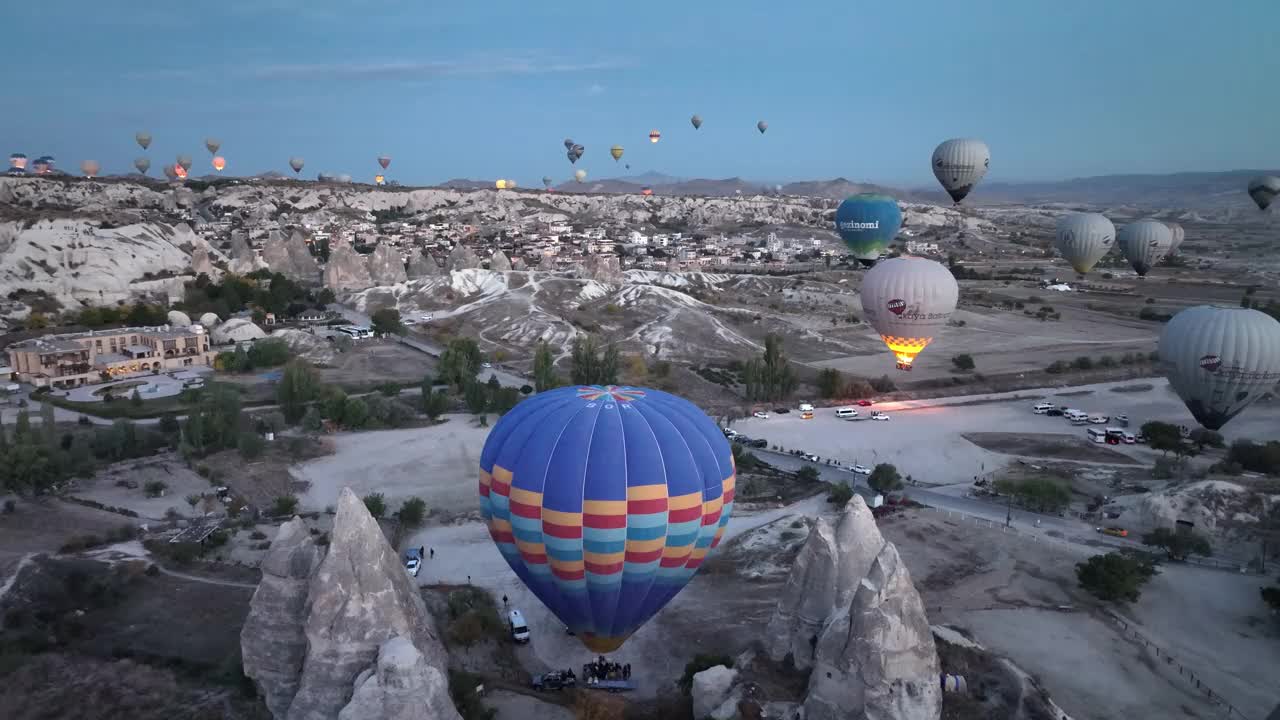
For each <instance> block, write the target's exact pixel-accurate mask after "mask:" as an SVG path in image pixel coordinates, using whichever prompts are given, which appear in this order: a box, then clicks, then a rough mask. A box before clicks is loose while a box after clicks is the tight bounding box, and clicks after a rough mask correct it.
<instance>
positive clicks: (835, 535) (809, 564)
mask: <svg viewBox="0 0 1280 720" xmlns="http://www.w3.org/2000/svg"><path fill="white" fill-rule="evenodd" d="M884 544H885V540H884V538H883V537H881V535H880V531H879V530H878V529H877V528H876V523H875V518H873V517H872V516H871V511H870V510H869V509H867V505H866V503H865V502H864V501H863V500H862V498H861V497H855V498H854V499H853V501H851V502H849V504H847V505H845V507H844V511H843V512H841V514H840V518H839V520H837V521H836V525H835V527H834V528H833V527H832V526H831V524H830V523H828V522H827V520H826V519H825V518H821V517H819V518H818V519H817V520H816V521H815V524H814V527H813V530H812V531H811V532H810V533H809V539H808V540H807V541H805V544H804V547H803V548H801V549H800V554H799V555H798V556H796V560H795V563H794V564H793V565H792V568H791V575H790V577H789V578H788V580H787V584H786V587H785V588H783V591H782V597H781V598H780V599H779V601H778V607H777V609H775V610H774V613H773V617H772V618H771V619H770V620H769V626H768V628H767V629H766V631H765V649H766V650H767V651H768V653H769V657H770V658H772V659H773V660H774V661H776V662H780V661H782V660H784V659H785V658H786V657H787V656H790V657H791V659H792V662H793V663H794V664H795V666H796V667H797V668H799V669H801V670H805V669H808V668H809V667H811V666H812V665H813V652H814V647H815V645H816V644H817V639H818V635H819V633H821V632H822V627H823V625H825V624H826V622H827V620H828V619H829V618H830V617H831V615H832V613H833V612H834V611H836V610H837V609H838V608H841V607H844V606H847V605H848V604H849V601H850V600H852V599H853V594H854V591H855V590H857V588H858V583H859V582H860V581H861V580H862V578H863V577H864V576H865V575H866V574H867V571H868V570H870V569H871V564H872V563H873V562H875V559H876V556H877V555H879V554H880V551H881V549H882V548H883V547H884Z"/></svg>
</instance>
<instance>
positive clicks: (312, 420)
mask: <svg viewBox="0 0 1280 720" xmlns="http://www.w3.org/2000/svg"><path fill="white" fill-rule="evenodd" d="M301 425H302V430H303V431H304V432H306V433H308V434H312V435H314V434H315V433H318V432H320V430H321V429H322V428H324V421H323V420H321V419H320V411H319V410H317V409H316V406H315V405H311V406H309V407H308V408H307V411H306V412H305V413H303V414H302V421H301Z"/></svg>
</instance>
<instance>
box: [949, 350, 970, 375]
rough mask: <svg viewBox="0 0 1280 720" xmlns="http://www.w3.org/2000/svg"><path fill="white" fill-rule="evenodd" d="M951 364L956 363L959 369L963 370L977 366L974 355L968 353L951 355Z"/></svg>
mask: <svg viewBox="0 0 1280 720" xmlns="http://www.w3.org/2000/svg"><path fill="white" fill-rule="evenodd" d="M951 364H952V365H954V366H955V367H956V369H957V370H960V371H962V372H968V371H970V370H972V369H973V368H974V367H975V365H974V362H973V356H972V355H969V354H968V353H961V354H959V355H953V356H952V357H951Z"/></svg>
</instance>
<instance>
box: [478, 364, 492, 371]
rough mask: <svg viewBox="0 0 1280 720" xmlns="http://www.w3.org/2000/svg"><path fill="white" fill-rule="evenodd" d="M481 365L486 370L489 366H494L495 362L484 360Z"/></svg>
mask: <svg viewBox="0 0 1280 720" xmlns="http://www.w3.org/2000/svg"><path fill="white" fill-rule="evenodd" d="M480 367H482V368H484V369H485V370H488V369H489V368H491V367H493V363H491V362H482V363H480Z"/></svg>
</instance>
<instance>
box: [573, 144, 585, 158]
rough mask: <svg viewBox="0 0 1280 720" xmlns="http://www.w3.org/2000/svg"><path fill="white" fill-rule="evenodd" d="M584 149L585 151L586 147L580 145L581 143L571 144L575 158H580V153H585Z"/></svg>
mask: <svg viewBox="0 0 1280 720" xmlns="http://www.w3.org/2000/svg"><path fill="white" fill-rule="evenodd" d="M586 151H587V149H586V148H585V147H583V146H581V145H574V146H573V157H574V158H575V159H578V160H580V159H582V154H583V153H585V152H586Z"/></svg>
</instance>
